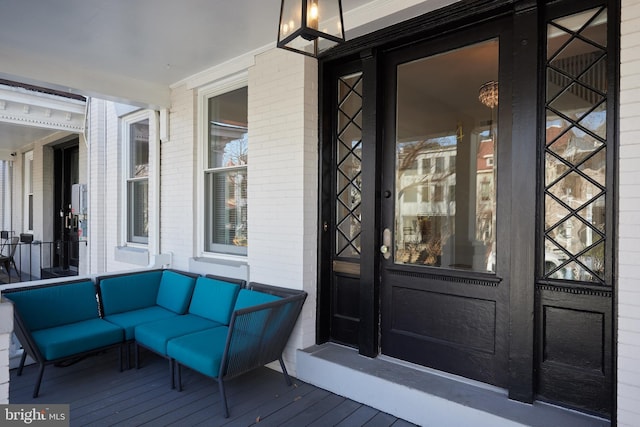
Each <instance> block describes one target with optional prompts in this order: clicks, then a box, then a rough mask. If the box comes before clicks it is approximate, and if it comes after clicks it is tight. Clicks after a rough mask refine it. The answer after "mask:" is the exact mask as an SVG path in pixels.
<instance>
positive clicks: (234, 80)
mask: <svg viewBox="0 0 640 427" xmlns="http://www.w3.org/2000/svg"><path fill="white" fill-rule="evenodd" d="M248 86H249V78H248V73H247V71H243V72H240V73H237V74H235V75H233V76H229V77H227V78H225V79H223V80H220V81H219V82H217V83H214V84H211V85H208V86H205V87H202V88H201V89H200V90H199V91H198V128H197V129H198V130H197V132H198V162H197V164H198V179H197V194H198V209H197V211H196V215H195V217H196V224H197V231H198V233H197V236H198V237H197V238H196V240H197V241H196V244H197V251H198V254H199V256H201V257H205V258H215V259H228V260H243V261H244V260H246V259H247V255H245V254H229V253H222V252H211V251H207V250H206V249H205V238H204V236H205V234H206V227H205V220H206V217H205V204H206V195H205V191H206V185H205V173H206V171H207V170H209V168H208V148H209V147H208V144H209V111H208V110H209V99H210V98H213V97H215V96H218V95H224V94H225V93H227V92H231V91H233V90H236V89H240V88H243V87H248ZM250 144H251V143H250V142H249V145H250ZM249 151H250V148H249ZM247 169H248V166H247ZM247 204H248V205H249V204H250V203H249V202H248V203H247ZM247 248H248V244H247Z"/></svg>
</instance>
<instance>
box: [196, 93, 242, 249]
mask: <svg viewBox="0 0 640 427" xmlns="http://www.w3.org/2000/svg"><path fill="white" fill-rule="evenodd" d="M247 95H248V91H247V88H246V87H243V88H240V89H236V90H234V91H231V92H227V93H225V94H222V95H219V96H215V97H212V98H210V99H209V100H208V105H207V106H208V119H209V122H208V124H207V126H208V127H207V129H208V140H207V153H208V154H207V165H206V167H205V169H206V170H205V177H204V178H205V195H204V198H205V212H204V215H205V236H204V237H205V242H204V249H205V251H208V252H221V253H227V254H234V255H246V254H247V162H248V153H249V151H248V149H249V139H248V129H247Z"/></svg>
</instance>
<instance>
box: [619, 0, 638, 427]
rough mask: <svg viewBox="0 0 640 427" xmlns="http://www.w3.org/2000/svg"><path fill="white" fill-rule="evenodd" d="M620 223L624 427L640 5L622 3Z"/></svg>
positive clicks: (634, 247)
mask: <svg viewBox="0 0 640 427" xmlns="http://www.w3.org/2000/svg"><path fill="white" fill-rule="evenodd" d="M621 15H622V24H621V39H620V44H621V46H620V47H621V67H620V151H619V157H620V170H619V217H618V233H619V235H618V258H617V261H618V387H617V390H618V396H617V406H618V414H617V416H618V425H619V426H637V425H638V419H640V169H639V168H638V162H639V161H640V0H622V14H621Z"/></svg>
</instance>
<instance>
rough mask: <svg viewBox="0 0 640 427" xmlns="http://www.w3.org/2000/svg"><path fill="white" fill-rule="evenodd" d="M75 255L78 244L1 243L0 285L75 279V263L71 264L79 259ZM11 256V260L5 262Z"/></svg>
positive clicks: (76, 271) (55, 242) (35, 241)
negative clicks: (57, 278) (42, 280)
mask: <svg viewBox="0 0 640 427" xmlns="http://www.w3.org/2000/svg"><path fill="white" fill-rule="evenodd" d="M27 240H28V239H27ZM14 246H15V251H14V250H13V247H14ZM77 251H78V243H77V242H68V241H62V240H56V241H53V242H41V241H38V240H34V241H31V242H24V241H21V242H19V243H4V248H3V250H2V258H0V259H1V260H3V262H0V284H2V283H18V282H29V281H32V280H40V279H50V278H54V277H64V276H77V275H78V266H77V262H74V261H73V260H77V259H78V256H77ZM11 253H13V258H12V259H9V260H7V257H8V256H9V255H10V254H11ZM74 264H76V265H74Z"/></svg>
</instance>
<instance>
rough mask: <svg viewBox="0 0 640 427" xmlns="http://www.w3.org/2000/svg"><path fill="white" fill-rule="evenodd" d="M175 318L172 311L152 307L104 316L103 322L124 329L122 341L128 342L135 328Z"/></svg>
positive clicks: (133, 334) (155, 306)
mask: <svg viewBox="0 0 640 427" xmlns="http://www.w3.org/2000/svg"><path fill="white" fill-rule="evenodd" d="M176 316H178V315H177V314H176V313H174V312H173V311H170V310H167V309H166V308H162V307H159V306H157V305H154V306H153V307H147V308H141V309H140V310H133V311H126V312H124V313H117V314H111V315H109V316H105V318H104V320H106V321H108V322H111V323H113V324H114V325H118V326H120V327H121V328H122V329H124V339H125V340H127V341H128V340H132V339H133V338H134V336H135V333H134V331H135V328H136V326H138V325H141V324H143V323H147V322H153V321H155V320H160V319H167V318H169V317H176Z"/></svg>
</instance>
